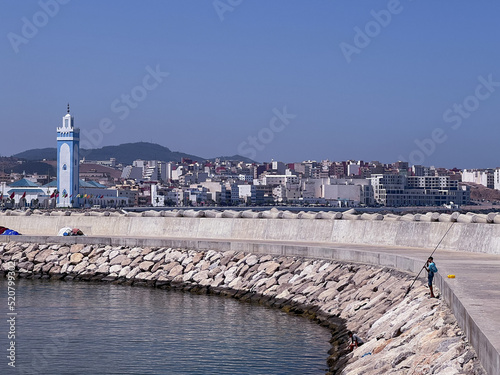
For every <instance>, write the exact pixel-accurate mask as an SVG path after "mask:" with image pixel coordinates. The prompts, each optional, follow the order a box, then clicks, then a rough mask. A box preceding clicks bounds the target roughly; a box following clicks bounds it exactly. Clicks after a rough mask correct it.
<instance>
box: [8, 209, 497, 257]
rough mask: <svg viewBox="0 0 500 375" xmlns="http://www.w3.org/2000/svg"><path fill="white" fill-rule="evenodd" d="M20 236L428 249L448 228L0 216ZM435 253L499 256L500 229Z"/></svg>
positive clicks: (465, 233) (460, 229) (456, 230)
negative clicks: (79, 234)
mask: <svg viewBox="0 0 500 375" xmlns="http://www.w3.org/2000/svg"><path fill="white" fill-rule="evenodd" d="M0 225H2V226H5V227H9V228H11V229H15V230H17V231H18V232H20V233H22V234H26V235H44V236H54V235H56V234H57V232H58V231H59V229H61V228H63V227H72V228H79V229H81V230H82V231H83V232H84V233H85V234H86V235H89V236H123V237H168V238H187V237H192V238H204V239H227V240H237V239H241V240H253V239H258V240H268V241H299V242H306V243H349V244H367V245H383V246H403V247H416V248H434V247H435V246H436V245H437V243H438V242H439V241H440V240H441V238H442V237H443V235H444V234H445V233H446V231H447V230H448V228H449V227H450V225H452V223H449V222H422V221H418V222H417V221H378V220H377V221H373V220H324V219H318V220H307V219H242V218H233V219H230V218H191V217H130V216H124V215H119V216H83V215H82V216H77V215H71V216H44V215H31V216H3V215H2V216H0ZM441 248H443V249H448V250H458V251H468V252H482V253H488V254H499V255H500V225H491V224H483V223H454V224H453V227H452V228H451V230H450V232H449V233H448V235H447V236H446V237H445V238H444V240H443V242H442V244H441Z"/></svg>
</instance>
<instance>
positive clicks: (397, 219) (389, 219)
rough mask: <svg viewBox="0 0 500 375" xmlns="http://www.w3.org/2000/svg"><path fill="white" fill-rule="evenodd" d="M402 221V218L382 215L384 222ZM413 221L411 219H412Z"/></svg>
mask: <svg viewBox="0 0 500 375" xmlns="http://www.w3.org/2000/svg"><path fill="white" fill-rule="evenodd" d="M401 220H402V216H399V215H394V214H387V215H384V221H401ZM412 220H413V218H412Z"/></svg>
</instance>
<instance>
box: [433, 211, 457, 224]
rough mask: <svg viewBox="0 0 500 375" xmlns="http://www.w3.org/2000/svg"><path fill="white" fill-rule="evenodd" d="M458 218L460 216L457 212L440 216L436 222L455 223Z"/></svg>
mask: <svg viewBox="0 0 500 375" xmlns="http://www.w3.org/2000/svg"><path fill="white" fill-rule="evenodd" d="M458 216H460V214H459V213H458V212H453V213H452V214H440V215H439V219H438V221H440V222H444V223H449V222H456V221H457V219H458Z"/></svg>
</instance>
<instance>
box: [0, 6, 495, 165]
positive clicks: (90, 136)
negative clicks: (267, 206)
mask: <svg viewBox="0 0 500 375" xmlns="http://www.w3.org/2000/svg"><path fill="white" fill-rule="evenodd" d="M498 19H500V3H499V2H497V1H493V0H491V1H482V2H471V1H465V0H457V1H453V2H452V1H446V2H445V1H440V2H431V1H424V0H413V1H410V0H405V1H398V0H390V1H373V0H372V1H361V0H360V1H348V0H345V1H326V0H323V1H314V0H307V1H306V0H302V1H298V0H287V1H285V0H281V1H280V0H275V1H264V0H242V1H240V0H215V1H211V0H209V1H194V0H177V1H173V0H171V1H169V0H161V1H160V0H154V1H153V0H150V1H130V0H121V1H118V0H115V1H111V0H109V1H97V0H85V1H81V0H70V1H69V0H41V1H17V0H4V1H2V2H1V3H0V36H1V38H0V57H1V59H0V64H1V65H0V67H1V73H0V77H1V78H0V85H1V88H2V89H1V90H0V99H1V100H0V108H1V111H0V124H1V125H0V126H1V131H2V141H1V145H0V155H2V156H10V155H12V154H15V153H17V152H21V151H24V150H26V149H30V148H45V147H55V144H56V140H55V136H56V130H55V128H56V127H57V126H59V125H60V121H61V117H62V116H63V115H64V114H65V107H66V103H67V102H70V104H71V109H72V114H73V115H74V116H75V122H76V124H77V125H78V126H79V127H80V129H81V130H82V143H83V144H84V145H85V146H92V147H102V146H105V145H117V144H121V143H127V142H135V141H148V142H151V141H152V142H155V143H159V144H161V145H164V146H167V147H169V148H170V149H172V150H174V151H182V152H187V153H192V154H196V155H200V156H203V157H207V158H208V157H214V156H218V155H234V154H236V153H240V154H243V155H244V156H250V157H253V158H254V159H255V160H258V161H269V160H271V159H274V160H282V161H285V162H293V161H302V160H308V159H310V160H322V159H330V160H346V159H361V160H365V161H371V160H379V161H381V162H394V161H397V160H399V159H405V160H407V161H410V163H415V164H424V165H435V166H444V167H454V166H456V167H459V168H472V167H478V168H479V167H483V168H484V167H497V166H500V162H499V160H498V159H499V155H500V151H499V150H500V148H499V147H498V143H499V140H500V105H499V103H500V64H499V62H500V48H499V46H500V24H499V23H498Z"/></svg>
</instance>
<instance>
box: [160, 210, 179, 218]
mask: <svg viewBox="0 0 500 375" xmlns="http://www.w3.org/2000/svg"><path fill="white" fill-rule="evenodd" d="M161 216H163V217H182V212H181V211H179V210H172V211H162V212H161Z"/></svg>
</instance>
